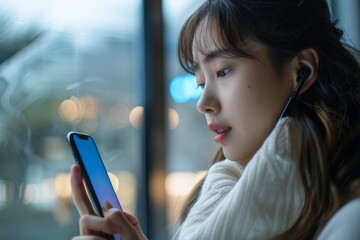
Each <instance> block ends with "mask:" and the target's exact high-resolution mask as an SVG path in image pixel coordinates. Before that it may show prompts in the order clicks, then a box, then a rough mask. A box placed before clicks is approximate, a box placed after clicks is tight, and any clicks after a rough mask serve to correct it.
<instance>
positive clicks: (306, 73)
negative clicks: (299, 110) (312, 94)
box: [280, 67, 311, 119]
mask: <svg viewBox="0 0 360 240" xmlns="http://www.w3.org/2000/svg"><path fill="white" fill-rule="evenodd" d="M310 73H311V69H310V68H309V67H303V68H301V69H300V71H299V78H300V80H299V82H298V84H297V85H296V87H295V89H294V92H293V93H292V94H291V97H290V98H289V100H288V102H287V103H286V105H285V108H284V110H283V112H282V113H281V115H280V119H281V118H283V117H286V116H287V115H288V114H289V113H290V112H291V110H292V108H293V106H294V101H295V99H296V98H297V96H298V95H299V92H300V90H301V87H302V86H303V85H304V82H305V80H306V79H307V78H308V77H309V75H310Z"/></svg>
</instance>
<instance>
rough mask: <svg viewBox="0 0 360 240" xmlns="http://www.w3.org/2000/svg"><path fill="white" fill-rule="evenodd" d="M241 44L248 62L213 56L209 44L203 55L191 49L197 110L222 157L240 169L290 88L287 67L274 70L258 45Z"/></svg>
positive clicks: (270, 126)
mask: <svg viewBox="0 0 360 240" xmlns="http://www.w3.org/2000/svg"><path fill="white" fill-rule="evenodd" d="M247 45H248V49H249V50H250V51H251V52H252V53H254V57H253V58H246V57H239V58H228V57H218V56H217V54H216V52H217V51H218V50H219V49H216V47H215V45H214V46H213V50H210V51H209V52H208V54H206V56H204V55H202V54H201V53H200V52H198V51H196V50H194V51H193V54H194V60H195V62H196V65H197V67H196V69H195V75H196V79H197V84H198V85H199V86H201V87H203V93H202V95H201V97H200V99H199V101H198V103H197V108H198V111H199V112H201V113H203V114H204V115H205V117H206V121H207V124H208V127H209V129H210V130H211V131H213V132H214V133H215V138H214V140H215V141H216V142H217V143H218V144H220V145H221V146H222V148H223V151H224V154H225V156H226V158H228V159H231V160H233V161H237V162H239V163H240V164H242V165H246V164H247V163H248V161H249V160H250V158H251V157H252V156H253V155H254V153H255V152H256V151H257V150H258V149H259V148H260V147H261V145H262V143H263V142H264V140H265V138H266V137H267V136H268V135H269V134H270V132H271V130H272V129H273V128H274V126H275V124H276V122H277V120H278V119H279V116H280V114H281V112H282V110H283V108H284V106H285V104H286V102H287V100H288V98H289V97H290V95H291V93H292V91H293V88H294V85H293V81H292V78H291V77H292V76H291V73H290V70H289V67H288V66H289V64H285V65H284V66H283V67H282V69H281V71H279V70H275V69H274V67H273V66H272V65H271V62H270V59H269V57H268V53H267V49H266V48H265V46H264V45H262V44H260V43H257V42H255V41H248V44H247ZM208 46H209V45H208ZM194 49H196V48H194ZM213 53H215V54H213Z"/></svg>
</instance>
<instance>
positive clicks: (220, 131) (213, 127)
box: [208, 124, 231, 143]
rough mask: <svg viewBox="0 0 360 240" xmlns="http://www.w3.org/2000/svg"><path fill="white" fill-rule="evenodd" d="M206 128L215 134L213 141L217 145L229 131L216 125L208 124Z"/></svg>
mask: <svg viewBox="0 0 360 240" xmlns="http://www.w3.org/2000/svg"><path fill="white" fill-rule="evenodd" d="M208 128H209V129H210V130H211V131H213V132H214V133H215V134H216V136H215V137H214V141H215V142H217V143H221V142H222V141H223V140H224V139H225V138H226V136H227V135H228V134H229V133H230V131H231V127H229V126H222V125H217V124H208Z"/></svg>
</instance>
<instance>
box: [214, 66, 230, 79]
mask: <svg viewBox="0 0 360 240" xmlns="http://www.w3.org/2000/svg"><path fill="white" fill-rule="evenodd" d="M229 71H230V69H229V68H223V69H221V70H219V71H217V72H216V76H217V77H220V78H221V77H225V76H226V75H227V74H228V73H229Z"/></svg>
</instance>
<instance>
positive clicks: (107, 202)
mask: <svg viewBox="0 0 360 240" xmlns="http://www.w3.org/2000/svg"><path fill="white" fill-rule="evenodd" d="M112 208H113V205H112V204H111V202H109V201H108V200H106V201H105V203H104V206H103V207H102V209H103V211H104V212H106V211H109V210H110V209H112Z"/></svg>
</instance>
